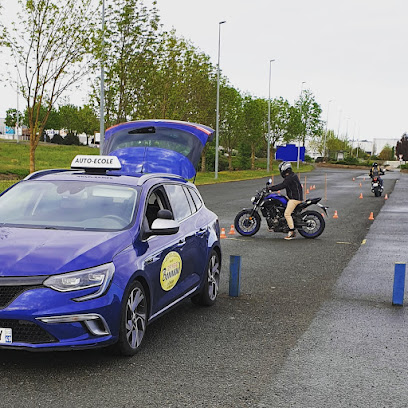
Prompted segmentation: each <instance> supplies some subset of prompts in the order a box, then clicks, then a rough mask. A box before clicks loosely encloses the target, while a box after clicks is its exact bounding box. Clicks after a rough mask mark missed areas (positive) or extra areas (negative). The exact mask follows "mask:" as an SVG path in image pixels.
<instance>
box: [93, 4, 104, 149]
mask: <svg viewBox="0 0 408 408" xmlns="http://www.w3.org/2000/svg"><path fill="white" fill-rule="evenodd" d="M104 51H105V0H102V55H101V94H100V98H101V102H100V115H99V116H100V117H99V134H100V136H99V154H102V152H103V142H104V140H105V67H104V63H103V59H104V57H105V55H104ZM95 142H96V140H95Z"/></svg>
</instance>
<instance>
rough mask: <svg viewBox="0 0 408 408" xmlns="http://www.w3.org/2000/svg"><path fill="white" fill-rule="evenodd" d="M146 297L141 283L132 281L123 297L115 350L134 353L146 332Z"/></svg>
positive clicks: (126, 354) (126, 353)
mask: <svg viewBox="0 0 408 408" xmlns="http://www.w3.org/2000/svg"><path fill="white" fill-rule="evenodd" d="M146 325H147V298H146V293H145V289H144V287H143V285H142V284H141V283H140V282H139V281H134V282H133V283H132V284H131V285H130V286H129V288H128V289H127V291H126V293H125V296H124V297H123V304H122V315H121V319H120V330H119V340H118V342H117V343H116V351H118V352H119V353H120V354H122V355H125V356H133V355H134V354H136V353H137V352H138V351H139V349H140V347H141V345H142V341H143V338H144V335H145V333H146Z"/></svg>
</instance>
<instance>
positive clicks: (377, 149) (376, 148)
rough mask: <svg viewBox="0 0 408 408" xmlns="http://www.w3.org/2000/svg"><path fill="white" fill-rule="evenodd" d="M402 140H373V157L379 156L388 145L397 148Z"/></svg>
mask: <svg viewBox="0 0 408 408" xmlns="http://www.w3.org/2000/svg"><path fill="white" fill-rule="evenodd" d="M399 140H400V139H374V140H373V153H372V154H373V155H379V154H380V153H381V151H382V149H384V147H385V146H386V145H388V146H389V147H391V148H392V147H396V146H397V142H398V141H399Z"/></svg>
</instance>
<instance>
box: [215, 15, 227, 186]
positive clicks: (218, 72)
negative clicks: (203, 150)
mask: <svg viewBox="0 0 408 408" xmlns="http://www.w3.org/2000/svg"><path fill="white" fill-rule="evenodd" d="M224 23H225V21H220V22H219V23H218V65H217V109H216V111H217V112H216V121H215V176H214V178H216V179H217V178H218V146H219V143H220V134H219V130H220V129H219V119H220V48H221V24H224Z"/></svg>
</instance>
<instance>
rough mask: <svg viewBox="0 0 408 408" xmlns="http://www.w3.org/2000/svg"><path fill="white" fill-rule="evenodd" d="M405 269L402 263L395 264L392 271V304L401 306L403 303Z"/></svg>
mask: <svg viewBox="0 0 408 408" xmlns="http://www.w3.org/2000/svg"><path fill="white" fill-rule="evenodd" d="M405 267H406V264H404V263H396V264H395V270H394V290H393V292H392V304H393V305H395V306H402V305H403V303H404V289H405Z"/></svg>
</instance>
